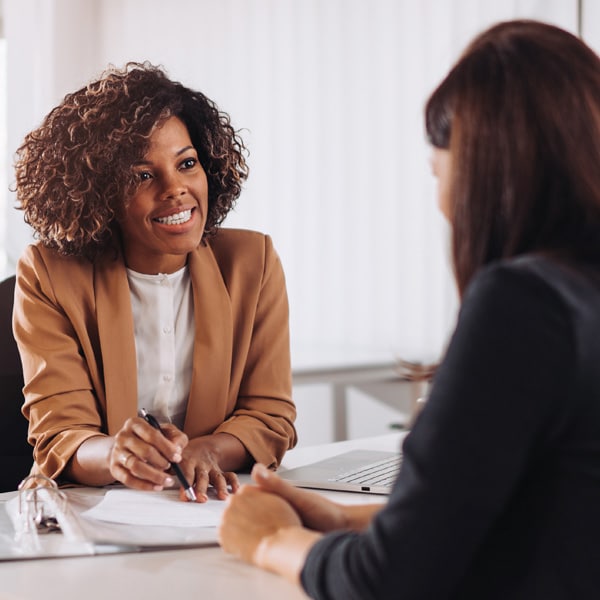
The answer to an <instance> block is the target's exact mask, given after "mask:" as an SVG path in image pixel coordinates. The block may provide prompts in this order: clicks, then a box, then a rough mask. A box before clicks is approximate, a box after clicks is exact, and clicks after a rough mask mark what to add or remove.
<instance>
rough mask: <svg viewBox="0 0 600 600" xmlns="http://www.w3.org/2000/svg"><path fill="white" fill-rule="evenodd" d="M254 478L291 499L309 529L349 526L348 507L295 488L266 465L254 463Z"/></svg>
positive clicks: (287, 499) (319, 529)
mask: <svg viewBox="0 0 600 600" xmlns="http://www.w3.org/2000/svg"><path fill="white" fill-rule="evenodd" d="M252 479H253V480H254V481H255V482H256V483H257V485H258V486H259V487H260V488H261V489H262V490H264V491H267V492H271V493H273V494H277V495H278V496H280V497H281V498H283V499H284V500H285V501H286V502H288V503H289V504H290V505H291V506H292V507H293V508H294V510H295V511H296V513H297V514H298V515H299V517H300V518H301V519H302V523H303V525H304V526H305V527H308V528H309V529H314V530H315V531H321V532H326V531H334V530H336V529H346V528H348V527H349V523H348V517H347V514H346V508H347V507H345V506H343V505H341V504H336V503H335V502H331V500H328V499H327V498H324V497H323V496H320V495H319V494H316V493H314V492H309V491H307V490H302V489H300V488H297V487H294V486H293V485H292V484H291V483H289V482H287V481H284V480H283V479H281V477H279V476H278V475H277V474H276V473H274V472H273V471H270V470H269V469H267V468H266V467H265V466H264V465H261V464H256V465H254V468H253V469H252Z"/></svg>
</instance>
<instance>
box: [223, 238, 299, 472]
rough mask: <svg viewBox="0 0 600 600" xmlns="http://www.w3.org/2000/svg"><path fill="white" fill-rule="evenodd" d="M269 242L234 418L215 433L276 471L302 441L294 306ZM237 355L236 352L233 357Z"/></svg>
mask: <svg viewBox="0 0 600 600" xmlns="http://www.w3.org/2000/svg"><path fill="white" fill-rule="evenodd" d="M261 238H262V239H263V240H264V242H263V243H264V251H263V256H264V262H263V271H262V276H261V281H260V286H259V288H258V295H257V298H256V300H255V306H254V307H253V309H254V310H253V312H252V313H249V314H252V315H253V322H252V323H251V324H250V325H248V324H246V325H245V327H244V328H246V327H248V326H250V330H251V335H250V339H249V344H248V349H247V354H246V355H245V363H244V364H243V366H242V367H240V369H241V372H242V374H241V380H240V385H239V391H238V396H237V400H236V406H235V409H234V411H233V414H232V415H231V416H230V417H229V418H228V419H227V420H225V421H224V422H223V424H222V425H220V426H219V427H218V428H217V429H216V431H215V433H218V432H225V433H229V434H232V435H234V436H236V437H237V438H238V439H239V440H240V441H241V442H242V443H243V444H244V446H245V447H246V449H247V450H248V452H249V453H250V454H251V455H252V457H253V458H254V460H255V461H257V462H261V463H263V464H266V465H267V466H269V467H271V468H275V467H277V466H278V465H279V463H280V462H281V459H282V458H283V455H284V454H285V452H286V450H288V449H290V448H292V447H294V445H295V444H296V441H297V437H296V430H295V428H294V420H295V418H296V408H295V406H294V403H293V401H292V397H291V388H292V377H291V360H290V336H289V307H288V298H287V291H286V285H285V277H284V273H283V268H282V265H281V261H280V259H279V256H278V255H277V253H276V251H275V249H274V248H273V244H272V241H271V238H270V237H269V236H261ZM236 352H237V351H236V350H234V354H235V353H236Z"/></svg>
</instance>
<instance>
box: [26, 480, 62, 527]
mask: <svg viewBox="0 0 600 600" xmlns="http://www.w3.org/2000/svg"><path fill="white" fill-rule="evenodd" d="M17 490H18V493H19V513H18V521H19V525H20V527H19V532H20V533H21V535H23V534H25V535H34V536H35V535H37V534H45V533H60V532H62V527H61V523H60V515H61V514H64V512H65V509H66V506H67V497H66V496H65V495H64V494H63V492H61V491H60V490H59V489H58V486H57V485H56V482H55V481H54V480H52V479H50V478H49V477H45V476H44V475H29V476H28V477H26V478H25V479H23V481H21V483H20V484H19V487H18V488H17Z"/></svg>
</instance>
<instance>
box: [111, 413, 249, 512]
mask: <svg viewBox="0 0 600 600" xmlns="http://www.w3.org/2000/svg"><path fill="white" fill-rule="evenodd" d="M212 437H213V436H203V437H199V438H196V439H193V440H189V439H188V437H187V435H186V434H185V433H183V432H182V431H180V430H179V429H178V428H177V427H175V426H174V425H171V424H165V425H161V431H158V430H156V429H154V428H153V427H152V426H151V425H149V424H148V423H147V422H146V421H145V420H144V419H142V418H141V417H135V418H132V419H128V420H127V421H126V422H125V425H124V426H123V428H122V429H121V430H120V431H119V432H118V433H117V435H116V436H115V441H114V445H113V447H112V451H111V453H110V459H109V469H110V472H111V475H112V476H113V477H114V478H115V479H116V480H117V481H120V482H121V483H123V484H125V485H126V486H128V487H130V488H134V489H138V490H155V491H157V490H162V489H164V488H170V487H174V486H178V485H179V482H178V481H177V479H176V477H175V476H174V475H172V474H171V472H170V469H171V463H178V464H179V466H180V468H181V470H182V472H183V474H184V476H185V477H186V479H187V480H188V482H189V483H190V484H191V485H192V486H193V487H194V491H195V492H196V497H197V498H198V502H206V500H208V494H207V492H208V487H209V485H212V486H213V487H214V489H215V492H216V494H217V497H218V498H219V499H221V500H224V499H225V498H227V497H228V495H229V493H228V487H229V488H231V490H232V491H236V490H237V488H238V487H239V482H238V479H237V475H236V474H235V473H233V472H224V471H222V469H221V468H220V466H219V463H218V459H217V454H218V453H217V452H216V446H215V443H214V441H213V439H211V438H212ZM181 498H182V500H184V499H185V495H184V494H183V490H181Z"/></svg>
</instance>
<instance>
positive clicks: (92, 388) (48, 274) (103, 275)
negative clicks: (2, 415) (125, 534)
mask: <svg viewBox="0 0 600 600" xmlns="http://www.w3.org/2000/svg"><path fill="white" fill-rule="evenodd" d="M188 266H189V270H190V275H191V280H192V289H193V293H194V316H195V345H194V360H193V362H194V366H193V373H192V383H191V389H190V396H189V401H188V408H187V414H186V418H185V424H184V431H185V433H186V434H187V435H188V436H189V437H190V438H194V437H197V436H201V435H205V434H209V433H213V432H215V433H216V432H226V433H229V434H231V435H234V436H235V437H237V438H238V439H239V440H240V441H241V442H242V444H244V446H245V447H246V448H247V450H248V451H249V452H250V454H251V455H252V456H253V458H254V460H256V461H258V462H262V463H265V464H267V465H270V466H276V465H278V464H279V462H280V461H281V458H282V457H283V455H284V453H285V451H286V450H287V449H288V448H291V447H293V446H294V445H295V443H296V432H295V429H294V426H293V422H294V420H295V416H296V410H295V407H294V404H293V402H292V400H291V369H290V348H289V326H288V301H287V293H286V289H285V280H284V275H283V270H282V267H281V263H280V261H279V258H278V256H277V254H276V252H275V250H274V249H273V245H272V242H271V239H270V238H269V237H268V236H265V235H263V234H260V233H256V232H252V231H243V230H234V229H221V230H220V231H219V233H218V234H217V235H216V236H215V237H214V238H213V239H212V240H210V242H209V243H208V244H207V245H200V246H199V247H198V248H197V249H196V250H195V251H194V252H192V253H190V255H189V258H188ZM13 328H14V333H15V337H16V339H17V343H18V345H19V351H20V353H21V359H22V361H23V370H24V376H25V388H24V394H25V404H24V407H23V413H24V415H25V416H26V417H27V418H28V419H29V441H30V443H32V444H33V445H34V459H35V463H36V465H35V466H36V467H37V468H36V469H35V470H37V471H38V472H40V471H41V472H42V473H43V474H45V475H46V476H48V477H53V478H54V477H57V476H58V475H59V474H60V473H61V471H62V470H63V469H64V468H65V466H66V464H67V462H68V461H69V459H70V458H71V456H72V455H73V454H74V452H75V450H76V449H77V448H78V446H79V445H80V444H81V443H82V442H83V441H85V440H86V439H88V438H90V437H92V436H97V435H106V434H108V435H114V434H115V433H116V432H117V431H118V430H119V429H120V428H121V427H122V425H123V423H124V422H125V420H126V419H127V418H129V417H133V416H135V415H136V413H137V376H136V352H135V340H134V332H133V316H132V312H131V301H130V296H129V285H128V281H127V271H126V269H125V265H124V262H123V259H122V258H121V257H120V256H118V257H116V258H115V257H114V254H113V256H111V257H108V256H106V257H103V258H101V259H99V260H97V261H96V262H95V263H91V262H89V261H87V260H85V259H81V258H72V257H63V256H59V255H58V254H57V253H56V252H54V251H52V250H48V249H47V248H45V247H43V246H42V245H40V244H34V245H31V246H29V247H28V248H27V249H26V250H25V252H24V254H23V256H22V257H21V259H20V260H19V263H18V265H17V286H16V292H15V308H14V315H13Z"/></svg>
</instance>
